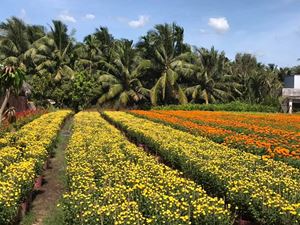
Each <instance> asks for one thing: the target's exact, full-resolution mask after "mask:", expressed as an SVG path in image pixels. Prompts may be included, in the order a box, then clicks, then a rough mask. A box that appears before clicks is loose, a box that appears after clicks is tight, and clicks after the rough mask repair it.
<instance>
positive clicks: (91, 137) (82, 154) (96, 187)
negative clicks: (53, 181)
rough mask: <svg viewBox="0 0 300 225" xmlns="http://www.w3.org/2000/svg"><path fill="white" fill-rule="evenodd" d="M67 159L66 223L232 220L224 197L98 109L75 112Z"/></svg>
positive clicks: (64, 199) (132, 224) (205, 222)
mask: <svg viewBox="0 0 300 225" xmlns="http://www.w3.org/2000/svg"><path fill="white" fill-rule="evenodd" d="M66 159H67V178H68V188H69V191H68V193H66V194H65V195H64V198H63V202H62V205H61V207H62V208H63V210H64V212H65V213H64V214H65V220H66V221H65V222H66V223H67V224H72V225H76V224H80V225H82V224H88V225H93V224H116V225H117V224H131V225H134V224H153V225H154V224H169V225H176V224H177V225H179V224H182V225H184V224H207V225H210V224H214V225H218V224H222V225H223V224H224V225H227V224H228V225H229V224H233V219H234V217H233V216H232V214H231V213H230V211H229V210H228V209H227V208H228V207H230V206H228V205H225V202H224V200H222V199H218V198H216V197H215V198H213V197H210V196H208V195H207V194H206V192H205V191H204V190H203V189H202V188H201V186H199V185H197V184H196V183H194V182H193V181H189V180H187V179H185V178H182V174H181V173H180V172H177V171H175V170H173V169H170V168H169V167H167V166H165V165H163V164H160V163H158V162H157V160H156V159H155V157H153V156H151V155H148V154H147V153H146V152H144V151H143V149H141V148H138V147H137V146H136V145H135V144H132V143H131V142H129V141H128V140H127V139H126V138H125V136H124V135H122V133H121V132H120V131H119V130H117V129H116V128H115V127H113V126H112V125H110V124H109V123H108V122H107V121H105V120H104V119H103V118H101V117H100V115H99V113H97V112H81V113H78V114H77V115H75V118H74V128H73V135H72V137H71V139H70V141H69V144H68V147H67V150H66Z"/></svg>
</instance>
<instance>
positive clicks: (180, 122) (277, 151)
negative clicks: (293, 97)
mask: <svg viewBox="0 0 300 225" xmlns="http://www.w3.org/2000/svg"><path fill="white" fill-rule="evenodd" d="M130 112H131V113H133V114H135V115H140V116H143V117H146V118H149V119H152V120H154V121H160V122H163V123H167V124H169V125H171V126H173V127H176V128H179V129H183V130H185V131H188V132H191V133H193V134H200V135H201V136H205V137H207V138H209V139H211V140H213V141H215V142H218V143H224V144H225V145H227V146H229V147H234V148H237V149H240V150H244V151H247V152H250V153H253V154H257V155H261V156H263V158H275V159H280V160H283V161H285V162H287V163H288V164H290V165H293V166H295V167H297V168H298V167H300V151H299V149H300V144H299V143H300V136H299V135H298V133H297V132H292V131H286V130H279V129H273V128H271V127H268V128H267V127H260V126H258V125H257V124H255V125H253V124H252V125H250V124H245V123H242V122H236V121H235V119H232V120H229V119H228V120H224V119H219V118H218V116H216V115H215V114H211V115H209V113H211V112H204V113H206V114H204V113H203V112H195V111H191V112H189V113H186V112H184V111H142V110H133V111H130ZM202 114H204V115H202ZM220 114H221V113H217V115H220ZM227 114H228V113H227ZM233 115H234V114H233ZM234 118H235V117H234Z"/></svg>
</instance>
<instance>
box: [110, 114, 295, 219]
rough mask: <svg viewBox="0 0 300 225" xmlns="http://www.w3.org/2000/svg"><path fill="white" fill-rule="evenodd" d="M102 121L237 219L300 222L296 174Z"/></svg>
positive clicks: (184, 136)
mask: <svg viewBox="0 0 300 225" xmlns="http://www.w3.org/2000/svg"><path fill="white" fill-rule="evenodd" d="M104 115H105V117H106V118H108V119H109V120H111V121H112V122H114V123H115V124H116V125H117V126H119V127H121V128H122V129H123V130H124V131H126V132H127V133H128V135H130V136H131V137H133V138H135V139H137V140H138V141H139V142H142V143H145V144H147V145H148V146H149V147H150V148H152V149H154V150H156V151H157V152H158V153H159V154H160V155H161V156H162V158H163V159H164V160H166V161H168V162H169V163H171V164H172V165H173V166H175V167H177V168H179V169H180V170H181V171H183V172H184V174H186V175H187V176H190V177H191V178H193V179H194V180H195V181H196V182H197V183H199V184H201V185H202V186H203V187H204V189H205V190H206V191H208V192H209V193H210V194H215V195H217V196H219V197H224V198H225V199H226V201H227V202H229V203H231V204H232V205H233V206H234V207H237V208H238V214H239V215H240V216H242V217H246V218H252V219H254V220H255V221H256V222H259V223H260V224H277V225H287V224H290V225H296V224H299V221H300V220H299V219H300V174H299V170H298V169H295V168H293V167H290V166H288V165H286V164H284V163H281V162H276V161H274V160H266V161H264V160H261V158H260V157H258V156H255V155H252V154H250V153H247V152H241V151H238V150H235V149H231V148H228V147H226V146H223V145H220V144H216V143H214V142H212V141H209V140H208V139H206V138H201V137H197V136H194V135H191V134H189V133H186V132H183V131H180V130H176V129H173V128H171V127H168V126H165V125H162V124H159V123H155V122H152V121H149V120H146V119H142V118H137V117H135V116H133V115H130V114H127V113H125V112H105V113H104Z"/></svg>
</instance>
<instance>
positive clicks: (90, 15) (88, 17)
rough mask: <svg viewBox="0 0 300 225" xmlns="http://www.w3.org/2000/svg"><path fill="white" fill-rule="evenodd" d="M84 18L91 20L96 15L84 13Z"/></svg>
mask: <svg viewBox="0 0 300 225" xmlns="http://www.w3.org/2000/svg"><path fill="white" fill-rule="evenodd" d="M84 18H85V19H87V20H93V19H95V18H96V16H95V15H94V14H86V15H85V17H84Z"/></svg>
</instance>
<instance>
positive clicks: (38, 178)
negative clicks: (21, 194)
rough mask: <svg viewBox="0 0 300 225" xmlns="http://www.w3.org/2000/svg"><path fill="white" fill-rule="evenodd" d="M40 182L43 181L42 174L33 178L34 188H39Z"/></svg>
mask: <svg viewBox="0 0 300 225" xmlns="http://www.w3.org/2000/svg"><path fill="white" fill-rule="evenodd" d="M42 182H43V176H42V175H40V176H38V177H37V178H35V182H34V189H39V188H41V187H42Z"/></svg>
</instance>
